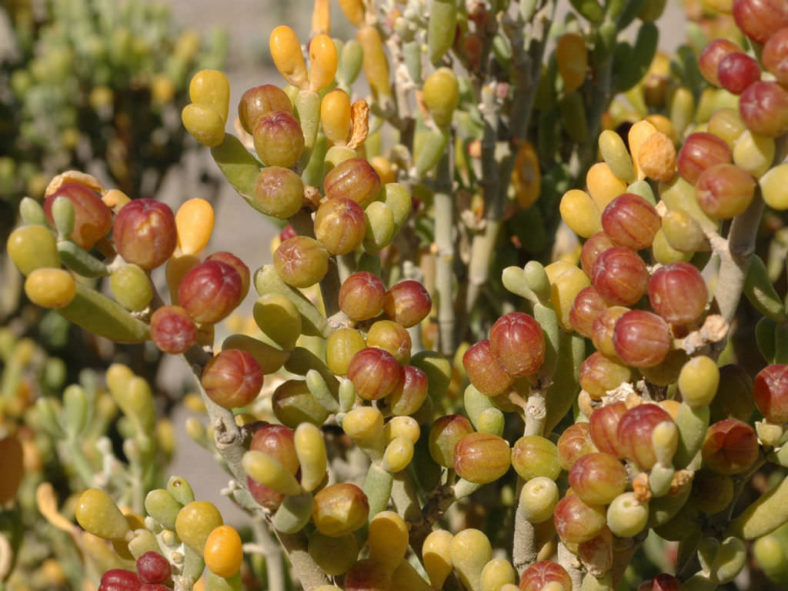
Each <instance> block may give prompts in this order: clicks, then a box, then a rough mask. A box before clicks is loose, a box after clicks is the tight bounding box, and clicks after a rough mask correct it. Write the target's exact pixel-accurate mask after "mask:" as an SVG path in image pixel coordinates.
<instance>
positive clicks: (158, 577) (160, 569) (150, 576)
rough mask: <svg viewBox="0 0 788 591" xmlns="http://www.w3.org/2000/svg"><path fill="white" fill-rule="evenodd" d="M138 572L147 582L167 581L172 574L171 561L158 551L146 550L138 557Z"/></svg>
mask: <svg viewBox="0 0 788 591" xmlns="http://www.w3.org/2000/svg"><path fill="white" fill-rule="evenodd" d="M137 573H139V576H140V578H141V579H142V580H143V581H144V582H145V583H150V584H153V585H155V584H158V583H166V582H167V581H169V580H170V576H172V569H171V568H170V563H169V561H168V560H167V559H166V558H164V556H162V555H161V554H159V553H158V552H153V551H150V552H145V554H143V555H142V556H140V557H139V558H138V559H137Z"/></svg>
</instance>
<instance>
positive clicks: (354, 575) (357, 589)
mask: <svg viewBox="0 0 788 591" xmlns="http://www.w3.org/2000/svg"><path fill="white" fill-rule="evenodd" d="M390 578H391V577H390V574H389V573H388V571H387V570H386V568H385V567H384V566H383V565H382V564H381V563H380V562H377V561H375V560H372V559H371V558H364V559H362V560H359V561H358V562H356V563H355V564H354V565H353V566H351V567H350V570H349V571H347V572H346V573H345V580H344V588H345V591H388V590H389V589H390Z"/></svg>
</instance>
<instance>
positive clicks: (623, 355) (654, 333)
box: [613, 310, 672, 367]
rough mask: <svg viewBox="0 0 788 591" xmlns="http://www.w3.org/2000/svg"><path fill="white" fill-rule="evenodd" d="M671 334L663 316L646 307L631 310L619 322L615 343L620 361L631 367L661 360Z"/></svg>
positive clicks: (670, 340)
mask: <svg viewBox="0 0 788 591" xmlns="http://www.w3.org/2000/svg"><path fill="white" fill-rule="evenodd" d="M671 342H672V337H671V334H670V327H669V326H668V324H667V322H665V321H664V320H663V319H662V318H661V317H660V316H657V315H656V314H652V313H651V312H646V311H645V310H630V311H629V312H627V313H626V314H624V315H622V316H621V318H619V319H618V321H617V322H616V328H615V330H614V331H613V346H614V347H615V349H616V353H617V354H618V356H619V358H620V359H621V361H623V362H624V363H626V364H627V365H631V366H632V367H654V366H655V365H659V364H660V363H662V360H663V359H665V357H666V356H667V354H668V352H669V351H670V345H671Z"/></svg>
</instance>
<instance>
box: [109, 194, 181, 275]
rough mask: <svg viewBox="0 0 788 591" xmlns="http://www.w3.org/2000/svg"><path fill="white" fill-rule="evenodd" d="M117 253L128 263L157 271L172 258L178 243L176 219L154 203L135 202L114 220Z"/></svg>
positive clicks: (165, 207) (150, 201)
mask: <svg viewBox="0 0 788 591" xmlns="http://www.w3.org/2000/svg"><path fill="white" fill-rule="evenodd" d="M112 239H113V240H114V242H115V249H116V250H117V251H118V254H120V256H122V257H123V260H125V261H126V262H127V263H134V264H135V265H139V266H140V267H142V268H143V269H154V268H156V267H158V266H159V265H161V264H163V263H164V262H166V261H167V259H169V258H170V255H172V253H173V251H174V250H175V246H176V245H177V243H178V234H177V231H176V229H175V215H174V214H173V213H172V210H171V209H170V207H169V206H168V205H167V204H165V203H161V202H160V201H155V200H153V199H135V200H134V201H131V202H129V203H127V204H126V205H124V206H123V209H121V210H120V211H119V212H118V215H117V216H115V224H114V226H113V228H112Z"/></svg>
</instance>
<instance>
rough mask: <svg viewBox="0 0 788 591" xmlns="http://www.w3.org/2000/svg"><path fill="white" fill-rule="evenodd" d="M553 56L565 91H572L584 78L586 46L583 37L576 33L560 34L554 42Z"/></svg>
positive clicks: (586, 62)
mask: <svg viewBox="0 0 788 591" xmlns="http://www.w3.org/2000/svg"><path fill="white" fill-rule="evenodd" d="M555 56H556V60H557V61H558V72H559V74H561V78H562V79H563V81H564V88H565V89H566V92H574V91H575V90H577V89H578V88H580V87H581V86H582V85H583V82H584V81H585V79H586V70H587V69H588V46H587V45H586V41H585V39H584V38H583V36H582V35H580V34H578V33H566V34H564V35H561V37H560V38H559V39H558V43H557V44H556V48H555Z"/></svg>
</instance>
